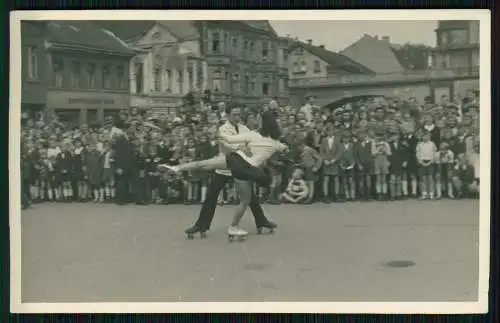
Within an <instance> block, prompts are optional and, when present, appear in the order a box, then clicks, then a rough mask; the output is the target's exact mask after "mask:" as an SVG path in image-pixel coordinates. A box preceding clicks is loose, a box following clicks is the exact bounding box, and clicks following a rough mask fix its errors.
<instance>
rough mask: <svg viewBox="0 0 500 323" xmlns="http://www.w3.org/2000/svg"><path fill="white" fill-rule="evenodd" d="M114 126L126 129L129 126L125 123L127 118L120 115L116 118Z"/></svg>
mask: <svg viewBox="0 0 500 323" xmlns="http://www.w3.org/2000/svg"><path fill="white" fill-rule="evenodd" d="M114 126H115V127H116V128H118V129H121V130H125V129H126V128H127V126H126V124H125V120H123V119H122V118H120V117H119V116H118V117H116V118H115V120H114Z"/></svg>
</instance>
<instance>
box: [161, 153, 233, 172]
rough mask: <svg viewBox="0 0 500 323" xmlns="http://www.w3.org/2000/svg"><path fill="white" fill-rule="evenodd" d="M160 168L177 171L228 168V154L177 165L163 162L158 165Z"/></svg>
mask: <svg viewBox="0 0 500 323" xmlns="http://www.w3.org/2000/svg"><path fill="white" fill-rule="evenodd" d="M158 168H159V169H164V170H165V169H166V170H170V171H173V172H175V173H182V172H188V171H192V170H205V171H211V170H215V169H227V164H226V156H216V157H214V158H210V159H205V160H197V161H193V162H188V163H184V164H180V165H176V166H172V165H167V164H161V165H158Z"/></svg>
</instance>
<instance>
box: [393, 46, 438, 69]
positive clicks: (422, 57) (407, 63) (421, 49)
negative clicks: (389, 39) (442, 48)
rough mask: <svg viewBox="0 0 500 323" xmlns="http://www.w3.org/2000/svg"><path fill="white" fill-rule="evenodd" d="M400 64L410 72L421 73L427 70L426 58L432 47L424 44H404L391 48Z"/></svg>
mask: <svg viewBox="0 0 500 323" xmlns="http://www.w3.org/2000/svg"><path fill="white" fill-rule="evenodd" d="M392 50H393V52H394V54H395V55H396V58H397V59H398V61H399V62H400V64H401V65H402V66H403V67H404V68H405V69H406V70H410V71H421V70H425V69H427V68H428V56H429V53H430V51H431V50H432V47H430V46H427V45H424V44H411V43H406V44H404V45H401V46H393V48H392Z"/></svg>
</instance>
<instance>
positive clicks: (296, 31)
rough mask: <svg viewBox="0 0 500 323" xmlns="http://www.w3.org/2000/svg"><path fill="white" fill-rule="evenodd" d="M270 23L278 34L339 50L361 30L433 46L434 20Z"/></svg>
mask: <svg viewBox="0 0 500 323" xmlns="http://www.w3.org/2000/svg"><path fill="white" fill-rule="evenodd" d="M271 24H272V26H273V27H274V29H275V30H276V32H277V33H278V35H280V36H285V35H286V34H290V35H291V36H292V37H295V36H296V37H298V38H299V40H302V41H306V40H307V39H312V41H313V44H316V45H325V47H326V48H327V49H329V50H333V51H336V52H338V51H340V50H342V49H344V48H346V47H347V46H349V45H351V44H352V43H354V42H355V41H357V40H358V39H360V38H361V37H362V36H363V35H364V34H365V33H366V34H368V35H371V36H375V35H378V36H379V38H381V37H382V36H389V37H390V39H391V42H392V43H396V44H404V43H407V42H411V43H416V44H426V45H429V46H435V45H436V36H435V33H434V29H436V28H437V21H433V20H424V21H422V20H415V21H408V20H406V21H397V20H393V21H375V20H373V21H367V20H358V21H356V20H351V21H331V20H330V21H317V20H311V21H303V20H302V21H297V20H295V21H291V20H274V21H271Z"/></svg>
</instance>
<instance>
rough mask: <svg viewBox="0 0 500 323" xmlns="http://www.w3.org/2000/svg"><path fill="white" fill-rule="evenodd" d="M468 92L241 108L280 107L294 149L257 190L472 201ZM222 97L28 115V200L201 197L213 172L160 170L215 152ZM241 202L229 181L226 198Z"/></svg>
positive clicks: (312, 197) (275, 195)
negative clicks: (122, 179)
mask: <svg viewBox="0 0 500 323" xmlns="http://www.w3.org/2000/svg"><path fill="white" fill-rule="evenodd" d="M471 93H472V95H470V96H468V97H466V98H464V99H461V100H460V101H459V102H450V100H449V99H448V98H447V97H446V96H443V97H442V98H441V100H440V102H432V100H431V99H430V98H426V99H425V100H424V102H417V101H416V100H415V98H409V99H407V100H400V99H398V98H372V99H364V100H361V101H359V100H358V101H356V100H351V101H349V102H347V103H344V104H343V105H342V106H340V107H335V108H334V109H329V108H320V107H318V106H316V105H315V104H314V97H311V96H310V97H308V98H307V102H306V103H305V104H304V105H303V106H302V107H291V106H286V105H282V106H280V105H279V104H278V103H277V101H275V100H272V101H271V102H269V103H268V104H265V105H263V106H260V107H256V108H249V107H245V106H241V108H242V122H243V123H244V124H245V125H246V126H247V127H248V128H249V129H251V130H259V128H260V124H261V121H260V119H261V118H260V116H261V113H262V112H263V111H264V110H269V111H272V112H273V113H275V114H276V117H277V120H278V123H279V125H280V128H281V132H282V140H283V141H284V142H285V143H287V144H288V145H289V147H290V150H289V151H287V152H286V153H284V154H281V155H276V156H273V158H271V160H269V161H268V163H267V165H266V167H268V168H269V170H270V171H271V173H272V176H273V181H272V184H271V185H270V187H269V188H257V187H256V190H257V193H258V196H259V197H260V198H261V199H262V201H263V202H269V203H273V204H280V203H304V204H309V203H313V202H316V201H322V202H325V203H330V202H345V201H370V200H399V199H408V198H420V199H440V198H444V197H446V198H450V199H459V198H468V197H477V196H478V194H479V99H478V93H473V92H471ZM224 104H225V103H220V104H214V105H212V106H210V105H204V106H202V109H198V110H197V109H194V108H193V109H191V108H188V109H183V111H182V112H177V113H173V114H160V115H155V114H154V113H153V112H152V111H139V110H138V109H137V108H132V109H130V110H127V111H125V110H124V111H121V112H120V113H119V114H118V115H117V116H115V117H108V118H106V120H105V121H104V123H103V124H90V125H86V124H80V125H72V124H70V123H63V122H58V121H57V119H55V118H54V119H53V120H51V121H50V122H47V121H43V118H38V117H31V118H30V117H26V116H25V117H23V119H22V133H21V141H22V145H21V176H22V197H23V198H22V200H23V206H24V207H27V206H28V205H29V204H30V203H40V202H89V201H93V202H96V203H104V202H116V203H118V204H126V203H137V204H144V205H145V204H150V203H159V204H160V203H161V204H171V203H186V204H193V203H200V202H203V200H204V198H205V195H206V187H207V184H208V182H209V181H210V177H211V174H210V173H202V172H193V173H190V174H182V176H177V175H172V174H169V173H160V172H158V169H157V165H158V164H162V163H168V164H176V163H182V162H185V161H190V160H197V159H206V158H210V157H212V156H215V155H216V154H217V153H218V143H217V138H216V132H217V128H218V126H219V125H221V124H222V123H224V122H225V114H224ZM230 104H237V103H230ZM117 120H118V122H121V123H123V124H125V125H126V133H127V136H128V138H129V141H130V143H131V144H132V145H133V147H134V151H135V157H134V158H132V159H130V160H126V161H118V160H116V158H117V156H114V154H113V142H112V140H111V137H110V135H109V133H110V129H111V127H112V125H113V124H114V123H116V122H117ZM120 162H121V163H123V162H126V163H129V164H130V165H131V169H133V176H132V178H131V179H130V181H129V185H128V187H127V190H126V191H127V192H126V194H125V195H123V194H121V195H120V197H119V198H117V196H116V187H115V186H116V183H115V182H116V181H115V179H116V176H117V175H119V173H120V169H119V168H117V167H116V165H117V164H119V163H120ZM237 200H238V196H237V188H236V187H235V185H234V184H231V183H230V184H228V185H227V187H226V188H225V190H224V191H223V193H221V195H220V197H219V202H220V203H236V202H237Z"/></svg>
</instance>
